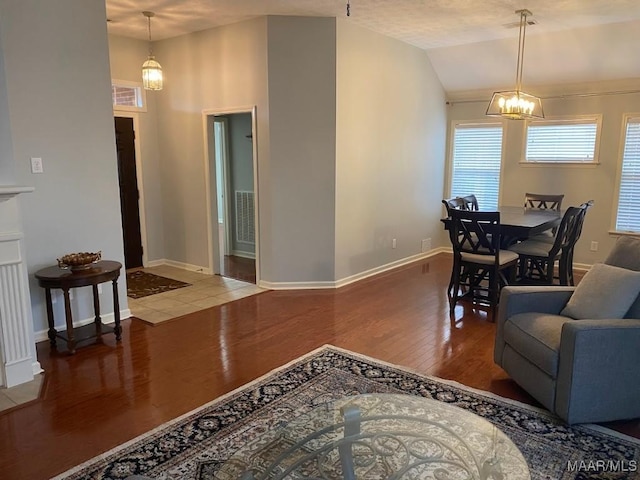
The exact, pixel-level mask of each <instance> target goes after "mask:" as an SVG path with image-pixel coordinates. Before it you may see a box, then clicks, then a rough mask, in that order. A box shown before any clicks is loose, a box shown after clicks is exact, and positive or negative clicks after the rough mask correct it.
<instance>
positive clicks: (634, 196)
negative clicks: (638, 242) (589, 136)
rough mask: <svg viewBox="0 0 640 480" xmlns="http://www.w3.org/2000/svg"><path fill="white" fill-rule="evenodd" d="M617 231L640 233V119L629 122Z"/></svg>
mask: <svg viewBox="0 0 640 480" xmlns="http://www.w3.org/2000/svg"><path fill="white" fill-rule="evenodd" d="M616 230H618V231H621V232H640V117H636V118H630V119H629V120H627V129H626V133H625V142H624V153H623V156H622V175H621V176H620V195H619V197H618V214H617V216H616Z"/></svg>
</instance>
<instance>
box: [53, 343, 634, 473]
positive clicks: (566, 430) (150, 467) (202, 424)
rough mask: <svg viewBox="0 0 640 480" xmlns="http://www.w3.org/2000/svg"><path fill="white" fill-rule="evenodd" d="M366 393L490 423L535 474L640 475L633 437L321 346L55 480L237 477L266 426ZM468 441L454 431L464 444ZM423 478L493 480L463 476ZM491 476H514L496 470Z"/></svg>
mask: <svg viewBox="0 0 640 480" xmlns="http://www.w3.org/2000/svg"><path fill="white" fill-rule="evenodd" d="M364 393H369V394H378V393H380V394H388V393H393V394H406V395H415V396H419V397H425V398H428V399H433V400H438V401H440V402H444V403H446V404H448V405H451V406H454V407H457V408H460V409H462V410H465V411H466V412H470V413H473V414H475V415H477V416H479V417H481V418H483V419H485V420H487V421H489V422H491V423H492V424H494V425H495V426H497V427H498V428H499V429H500V430H502V432H504V433H505V434H506V435H507V436H508V437H509V438H510V439H511V441H512V442H513V443H514V444H515V445H516V446H517V447H518V449H519V450H520V452H521V453H522V455H523V457H524V459H525V460H526V461H527V464H528V467H529V470H530V472H529V473H530V476H531V480H586V479H589V480H595V479H598V480H630V479H637V478H638V473H637V471H636V470H637V465H638V463H640V440H638V439H634V438H631V437H627V436H625V435H622V434H619V433H617V432H615V431H613V430H609V429H606V428H603V427H600V426H596V425H574V426H568V425H567V424H565V423H564V422H563V421H562V420H560V419H559V418H557V417H555V416H554V415H551V414H550V413H549V412H547V411H545V410H542V409H540V408H536V407H532V406H529V405H525V404H523V403H520V402H516V401H513V400H509V399H506V398H503V397H500V396H498V395H495V394H492V393H489V392H484V391H481V390H476V389H472V388H469V387H466V386H464V385H462V384H459V383H456V382H452V381H449V380H443V379H440V378H436V377H428V376H425V375H420V374H418V373H414V372H411V371H410V370H407V369H405V368H402V367H399V366H395V365H391V364H389V363H385V362H382V361H380V360H376V359H373V358H370V357H366V356H364V355H360V354H358V353H355V352H350V351H347V350H343V349H340V348H337V347H333V346H330V345H325V346H324V347H322V348H319V349H317V350H315V351H313V352H310V353H308V354H306V355H304V356H302V357H300V358H297V359H295V360H293V361H292V362H290V363H289V364H287V365H284V366H282V367H280V368H278V369H276V370H273V371H271V372H270V373H268V374H266V375H264V376H263V377H261V378H259V379H257V380H254V381H252V382H250V383H248V384H246V385H244V386H242V387H240V388H238V389H237V390H234V391H233V392H231V393H228V394H226V395H224V396H222V397H220V398H218V399H217V400H214V401H212V402H210V403H208V404H207V405H203V406H202V407H200V408H197V409H195V410H193V411H191V412H189V413H186V414H185V415H183V416H181V417H179V418H177V419H174V420H173V421H170V422H168V423H165V424H163V425H161V426H159V427H157V428H156V429H154V430H152V431H150V432H148V433H146V434H143V435H141V436H140V437H138V438H135V439H133V440H131V441H129V442H127V443H125V444H123V445H120V446H118V447H116V448H114V449H112V450H111V451H109V452H106V453H104V454H102V455H99V456H98V457H95V458H93V459H91V460H89V461H87V462H85V463H84V464H82V465H79V466H77V467H75V468H73V469H71V470H69V471H67V472H65V473H63V474H61V475H59V476H57V477H55V478H54V480H62V479H65V480H85V479H92V480H117V479H125V478H127V477H128V476H129V475H143V476H144V477H145V478H147V477H148V478H150V479H163V480H169V479H180V480H213V479H217V480H237V479H239V478H240V475H229V473H228V472H229V469H228V467H230V466H231V467H232V466H233V465H240V466H242V462H244V461H245V460H251V458H252V457H249V456H247V457H245V456H244V455H238V452H241V449H243V448H245V447H246V446H247V445H253V444H255V442H262V441H263V440H264V439H266V438H267V436H266V434H268V433H269V432H277V431H278V429H282V428H283V427H285V426H286V425H288V424H289V422H291V421H292V420H294V419H295V418H298V417H299V416H300V415H304V414H306V413H308V412H310V411H311V410H313V409H315V408H322V406H323V405H325V404H326V403H327V402H330V401H332V400H335V399H339V398H342V397H345V396H351V395H358V394H364ZM466 438H467V436H465V435H461V436H460V439H461V440H462V441H464V440H465V439H466ZM379 440H380V442H379V445H378V447H377V449H375V452H377V453H378V457H386V455H385V452H387V451H388V449H389V448H391V447H394V448H400V447H399V446H398V445H397V444H394V443H393V442H392V441H390V439H389V438H380V439H379ZM409 443H410V445H409V446H410V447H412V449H413V450H415V451H416V452H422V450H421V448H420V445H419V444H418V443H416V442H413V443H411V442H409ZM431 446H432V447H433V448H432V450H434V449H435V450H439V448H438V445H436V444H435V443H433V445H431ZM372 453H374V450H373V449H372V450H367V451H366V452H364V453H363V454H362V455H361V457H360V459H361V460H362V461H365V460H369V464H370V465H374V462H373V460H372V459H373V455H372ZM436 453H437V452H436ZM434 455H435V454H434ZM239 457H240V458H239ZM421 458H422V457H421ZM434 459H437V455H436V456H435V457H434ZM382 460H385V458H382ZM238 462H239V463H238ZM443 462H444V463H443V465H444V464H445V463H447V462H448V464H450V463H451V462H452V460H451V458H449V457H448V456H445V457H443ZM382 463H383V464H384V465H387V464H386V463H384V462H382ZM361 465H365V464H364V463H363V464H361ZM469 465H471V464H469ZM591 465H605V466H608V467H606V470H604V471H603V470H602V469H598V468H595V469H591V467H590V466H591ZM365 466H366V465H365ZM436 473H437V472H436ZM285 477H286V478H287V479H295V478H307V479H308V478H310V475H297V476H296V475H293V474H292V475H291V476H286V475H282V476H274V477H269V478H285ZM526 477H527V476H526V475H525V478H526ZM243 478H244V477H243ZM258 478H263V477H258ZM265 478H266V477H265ZM311 478H325V479H326V478H329V477H328V476H313V477H311ZM331 478H340V477H331ZM357 478H364V479H365V480H382V479H388V478H400V476H396V477H389V476H387V475H386V474H384V472H383V473H381V474H379V475H377V474H373V475H368V476H362V477H357ZM402 478H403V479H409V478H419V479H420V480H422V478H425V477H415V476H411V475H409V474H408V475H406V476H402ZM428 478H465V479H472V478H473V479H478V478H489V477H487V476H480V475H471V474H468V475H458V476H455V477H453V476H449V475H433V476H430V477H428ZM490 478H493V479H497V478H505V479H508V478H514V476H509V475H505V476H504V477H498V476H493V475H492V476H491V477H490ZM515 478H520V477H519V476H515Z"/></svg>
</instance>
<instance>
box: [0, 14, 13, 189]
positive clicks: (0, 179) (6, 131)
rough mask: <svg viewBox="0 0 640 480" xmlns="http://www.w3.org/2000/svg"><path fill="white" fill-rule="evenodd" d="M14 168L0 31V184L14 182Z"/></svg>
mask: <svg viewBox="0 0 640 480" xmlns="http://www.w3.org/2000/svg"><path fill="white" fill-rule="evenodd" d="M0 27H1V25H0ZM14 170H15V168H14V165H13V142H12V140H11V119H10V118H9V102H8V99H7V82H6V80H5V74H4V54H3V49H2V33H1V31H0V185H10V184H13V183H14V182H15V178H14V177H15V173H14Z"/></svg>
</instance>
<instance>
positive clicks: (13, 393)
mask: <svg viewBox="0 0 640 480" xmlns="http://www.w3.org/2000/svg"><path fill="white" fill-rule="evenodd" d="M43 380H44V374H40V375H36V376H35V377H34V378H33V380H32V381H30V382H27V383H23V384H21V385H17V386H15V387H11V388H0V412H2V411H3V410H9V409H10V408H13V407H17V406H18V405H22V404H23V403H27V402H30V401H32V400H35V399H36V398H38V395H40V388H41V387H42V381H43Z"/></svg>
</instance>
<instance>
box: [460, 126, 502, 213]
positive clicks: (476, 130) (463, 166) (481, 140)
mask: <svg viewBox="0 0 640 480" xmlns="http://www.w3.org/2000/svg"><path fill="white" fill-rule="evenodd" d="M451 163H452V168H451V195H450V196H452V197H457V196H459V197H464V196H466V195H469V194H474V195H475V196H476V197H477V198H478V203H479V204H480V208H481V209H483V210H496V209H497V208H498V192H499V189H500V165H501V163H502V124H496V123H475V124H458V125H456V126H455V130H454V134H453V154H452V162H451Z"/></svg>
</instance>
